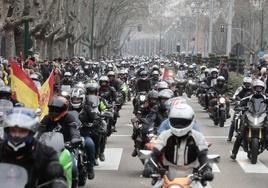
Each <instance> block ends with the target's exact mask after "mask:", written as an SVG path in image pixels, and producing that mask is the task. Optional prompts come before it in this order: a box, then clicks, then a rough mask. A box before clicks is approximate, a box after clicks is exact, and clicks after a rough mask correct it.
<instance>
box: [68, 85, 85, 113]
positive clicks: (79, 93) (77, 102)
mask: <svg viewBox="0 0 268 188" xmlns="http://www.w3.org/2000/svg"><path fill="white" fill-rule="evenodd" d="M85 100H86V92H85V90H84V89H82V88H74V89H73V91H72V93H71V105H72V107H73V108H74V109H78V108H80V107H82V106H83V105H84V104H85Z"/></svg>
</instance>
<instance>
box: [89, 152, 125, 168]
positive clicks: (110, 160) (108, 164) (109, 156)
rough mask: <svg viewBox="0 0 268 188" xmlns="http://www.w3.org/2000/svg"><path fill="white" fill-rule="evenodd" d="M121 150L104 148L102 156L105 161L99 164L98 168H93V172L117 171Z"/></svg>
mask: <svg viewBox="0 0 268 188" xmlns="http://www.w3.org/2000/svg"><path fill="white" fill-rule="evenodd" d="M122 153H123V148H106V149H105V152H104V155H105V161H104V162H101V161H100V162H99V166H96V167H94V169H95V170H118V168H119V165H120V161H121V157H122Z"/></svg>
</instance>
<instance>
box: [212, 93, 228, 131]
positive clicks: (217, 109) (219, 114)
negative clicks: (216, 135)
mask: <svg viewBox="0 0 268 188" xmlns="http://www.w3.org/2000/svg"><path fill="white" fill-rule="evenodd" d="M226 119H227V117H226V97H225V96H224V95H219V96H218V98H217V105H215V106H214V107H213V120H214V124H215V125H218V124H219V126H220V127H224V123H225V121H226Z"/></svg>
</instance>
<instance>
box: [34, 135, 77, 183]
mask: <svg viewBox="0 0 268 188" xmlns="http://www.w3.org/2000/svg"><path fill="white" fill-rule="evenodd" d="M39 141H40V142H41V143H43V144H45V145H47V146H50V147H52V148H53V149H54V150H55V151H56V152H57V153H58V156H59V162H60V164H61V165H62V168H63V169H64V174H65V175H66V179H67V183H68V187H69V188H71V187H72V165H73V164H72V156H71V153H70V152H69V150H67V149H66V148H65V145H64V139H63V135H62V134H61V133H59V132H46V133H44V134H42V135H41V137H40V138H39Z"/></svg>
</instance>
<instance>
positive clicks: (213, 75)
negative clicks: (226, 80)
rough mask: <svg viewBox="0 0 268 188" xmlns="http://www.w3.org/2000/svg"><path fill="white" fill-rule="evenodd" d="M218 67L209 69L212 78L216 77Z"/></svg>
mask: <svg viewBox="0 0 268 188" xmlns="http://www.w3.org/2000/svg"><path fill="white" fill-rule="evenodd" d="M218 72H219V71H218V69H216V68H212V69H211V71H210V74H211V75H212V77H213V78H217V77H218Z"/></svg>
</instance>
